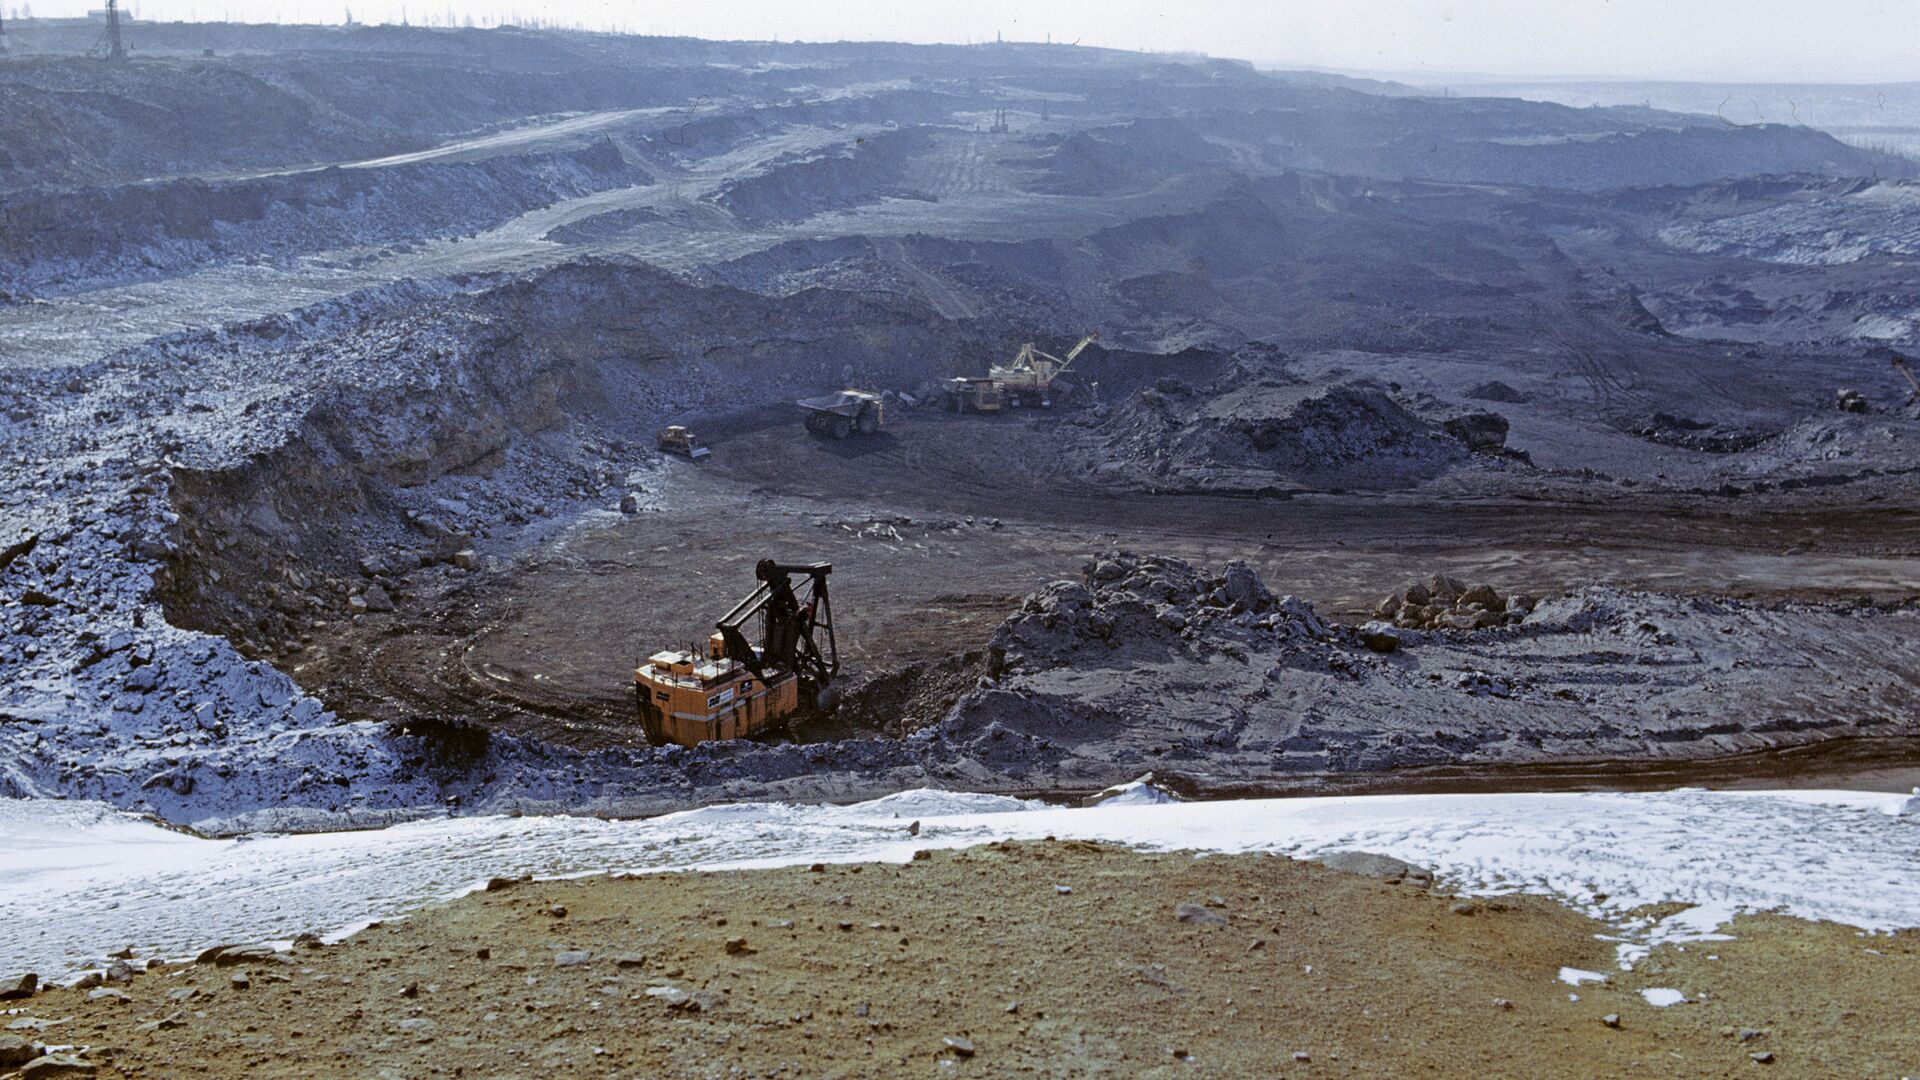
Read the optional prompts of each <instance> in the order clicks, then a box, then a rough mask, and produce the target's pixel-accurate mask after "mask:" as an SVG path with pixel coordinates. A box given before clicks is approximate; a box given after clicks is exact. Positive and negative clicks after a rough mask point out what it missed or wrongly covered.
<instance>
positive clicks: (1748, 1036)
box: [1740, 1028, 1766, 1042]
mask: <svg viewBox="0 0 1920 1080" xmlns="http://www.w3.org/2000/svg"><path fill="white" fill-rule="evenodd" d="M1765 1034H1766V1032H1764V1031H1762V1030H1760V1029H1759V1028H1741V1029H1740V1041H1741V1042H1752V1041H1753V1040H1755V1039H1757V1038H1759V1037H1760V1036H1762V1035H1765Z"/></svg>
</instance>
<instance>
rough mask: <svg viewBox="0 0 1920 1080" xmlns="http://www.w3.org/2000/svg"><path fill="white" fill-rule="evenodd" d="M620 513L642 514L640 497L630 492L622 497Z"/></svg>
mask: <svg viewBox="0 0 1920 1080" xmlns="http://www.w3.org/2000/svg"><path fill="white" fill-rule="evenodd" d="M620 512H621V513H623V514H637V513H639V512H640V496H638V495H635V494H633V493H632V492H628V493H627V494H625V495H622V496H620Z"/></svg>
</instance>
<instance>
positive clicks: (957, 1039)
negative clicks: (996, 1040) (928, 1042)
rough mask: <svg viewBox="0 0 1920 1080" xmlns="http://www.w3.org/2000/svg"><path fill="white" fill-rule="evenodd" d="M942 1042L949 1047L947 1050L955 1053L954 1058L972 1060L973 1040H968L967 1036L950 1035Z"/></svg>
mask: <svg viewBox="0 0 1920 1080" xmlns="http://www.w3.org/2000/svg"><path fill="white" fill-rule="evenodd" d="M940 1041H941V1042H943V1043H945V1044H946V1045H947V1049H949V1050H951V1051H953V1056H955V1057H963V1058H970V1057H972V1056H973V1040H972V1039H969V1038H967V1037H966V1036H965V1035H949V1036H947V1037H946V1038H944V1039H941V1040H940Z"/></svg>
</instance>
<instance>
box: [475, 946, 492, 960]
mask: <svg viewBox="0 0 1920 1080" xmlns="http://www.w3.org/2000/svg"><path fill="white" fill-rule="evenodd" d="M473 958H474V959H475V960H491V959H493V950H492V949H489V948H487V947H486V946H485V945H482V946H480V947H479V948H477V949H475V950H473Z"/></svg>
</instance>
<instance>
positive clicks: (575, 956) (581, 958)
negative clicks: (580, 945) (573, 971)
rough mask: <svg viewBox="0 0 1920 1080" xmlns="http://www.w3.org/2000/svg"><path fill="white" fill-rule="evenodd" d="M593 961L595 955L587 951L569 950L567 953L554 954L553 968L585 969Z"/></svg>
mask: <svg viewBox="0 0 1920 1080" xmlns="http://www.w3.org/2000/svg"><path fill="white" fill-rule="evenodd" d="M592 959H593V954H592V953H590V952H588V951H587V950H585V949H568V950H567V951H565V952H562V953H555V954H554V957H553V966H554V967H585V966H586V965H587V963H588V962H589V961H591V960H592Z"/></svg>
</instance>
